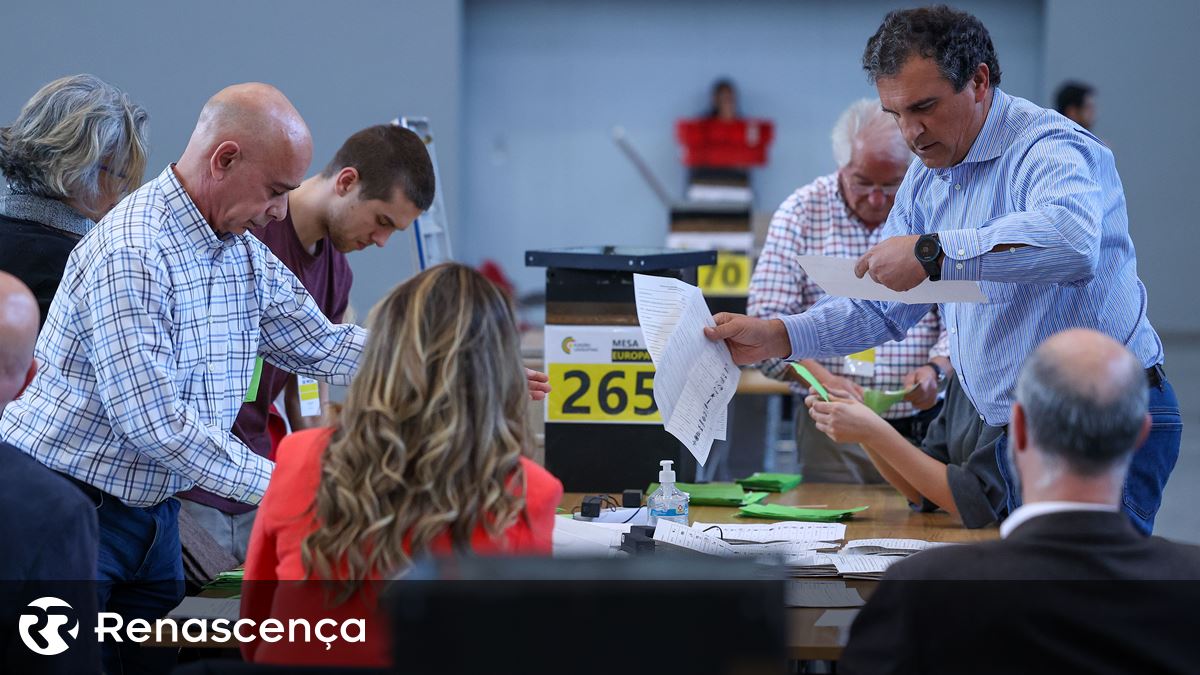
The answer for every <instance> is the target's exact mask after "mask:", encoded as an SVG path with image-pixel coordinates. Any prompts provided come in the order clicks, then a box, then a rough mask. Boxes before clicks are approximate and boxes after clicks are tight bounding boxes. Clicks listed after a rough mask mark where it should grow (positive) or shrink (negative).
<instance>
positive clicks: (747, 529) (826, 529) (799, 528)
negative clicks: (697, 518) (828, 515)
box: [692, 523, 846, 548]
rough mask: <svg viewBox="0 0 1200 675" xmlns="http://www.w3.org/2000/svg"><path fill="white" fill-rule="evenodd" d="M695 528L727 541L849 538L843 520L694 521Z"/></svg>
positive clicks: (767, 541)
mask: <svg viewBox="0 0 1200 675" xmlns="http://www.w3.org/2000/svg"><path fill="white" fill-rule="evenodd" d="M692 529H696V530H700V531H701V532H707V533H709V534H716V535H717V536H718V537H720V538H722V539H724V540H725V541H728V542H758V543H770V542H776V541H805V542H807V541H813V542H822V543H833V542H837V541H841V540H842V539H845V538H846V526H845V525H843V524H842V523H768V524H763V525H760V524H758V523H754V524H750V523H692ZM822 548H824V547H822Z"/></svg>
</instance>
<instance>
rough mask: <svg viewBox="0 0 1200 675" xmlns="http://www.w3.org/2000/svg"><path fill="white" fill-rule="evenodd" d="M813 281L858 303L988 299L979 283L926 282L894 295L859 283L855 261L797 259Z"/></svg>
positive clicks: (867, 282) (867, 278) (879, 286)
mask: <svg viewBox="0 0 1200 675" xmlns="http://www.w3.org/2000/svg"><path fill="white" fill-rule="evenodd" d="M798 260H799V262H800V267H802V268H804V273H805V274H807V275H808V276H809V277H810V278H811V279H812V280H813V281H815V282H816V283H817V285H818V286H820V287H821V290H823V291H825V293H826V294H828V295H834V296H840V297H843V298H857V299H859V300H883V301H888V302H903V303H906V304H910V305H933V304H937V303H941V302H987V301H988V299H987V296H986V295H984V294H983V290H982V289H981V288H980V287H979V282H978V281H930V280H928V279H926V280H925V281H923V282H921V283H920V284H919V285H918V286H917V287H916V288H912V289H909V290H907V291H893V290H892V289H890V288H888V287H887V286H884V285H883V284H880V283H877V282H876V281H875V280H874V279H872V278H871V277H870V276H864V277H863V278H861V279H859V278H858V277H857V276H855V275H854V266H855V265H856V264H857V263H858V261H857V260H856V259H854V258H836V257H833V256H823V255H802V256H799V257H798Z"/></svg>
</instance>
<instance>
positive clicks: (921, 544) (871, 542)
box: [842, 539, 950, 556]
mask: <svg viewBox="0 0 1200 675" xmlns="http://www.w3.org/2000/svg"><path fill="white" fill-rule="evenodd" d="M949 545H950V544H949V543H948V542H941V541H925V540H923V539H855V540H854V541H848V542H846V545H845V546H843V547H842V553H851V554H857V555H898V556H906V555H912V554H913V553H917V552H919V551H924V550H926V549H930V548H936V547H938V546H949Z"/></svg>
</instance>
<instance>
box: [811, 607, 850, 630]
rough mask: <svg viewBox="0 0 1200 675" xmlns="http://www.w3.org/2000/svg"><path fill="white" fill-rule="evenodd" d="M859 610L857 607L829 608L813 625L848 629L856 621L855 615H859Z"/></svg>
mask: <svg viewBox="0 0 1200 675" xmlns="http://www.w3.org/2000/svg"><path fill="white" fill-rule="evenodd" d="M858 612H859V610H857V609H827V610H825V611H824V612H822V613H821V616H820V617H819V618H818V619H817V622H816V623H814V624H813V625H814V626H817V627H820V628H837V629H839V630H842V631H848V630H850V624H852V623H854V617H856V616H858Z"/></svg>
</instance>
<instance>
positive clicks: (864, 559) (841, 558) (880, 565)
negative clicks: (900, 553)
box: [833, 554, 899, 575]
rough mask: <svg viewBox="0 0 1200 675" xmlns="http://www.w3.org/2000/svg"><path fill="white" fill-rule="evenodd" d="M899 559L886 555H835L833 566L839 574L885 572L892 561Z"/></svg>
mask: <svg viewBox="0 0 1200 675" xmlns="http://www.w3.org/2000/svg"><path fill="white" fill-rule="evenodd" d="M897 560H899V558H895V557H892V556H886V555H854V554H850V555H846V554H840V555H835V556H833V566H834V567H836V568H837V571H838V574H867V575H874V574H883V573H884V572H886V571H887V568H888V567H890V566H891V564H892V563H894V562H896V561H897Z"/></svg>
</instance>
